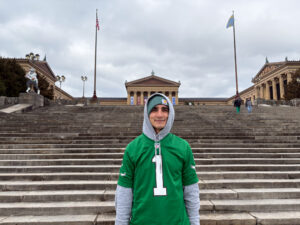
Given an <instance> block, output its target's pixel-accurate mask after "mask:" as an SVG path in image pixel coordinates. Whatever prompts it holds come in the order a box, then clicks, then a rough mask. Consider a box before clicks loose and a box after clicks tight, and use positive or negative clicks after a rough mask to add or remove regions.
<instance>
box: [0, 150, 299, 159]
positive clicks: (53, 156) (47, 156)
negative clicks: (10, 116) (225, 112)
mask: <svg viewBox="0 0 300 225" xmlns="http://www.w3.org/2000/svg"><path fill="white" fill-rule="evenodd" d="M0 156H1V159H2V160H29V159H30V160H35V159H108V158H111V159H122V158H123V153H114V152H112V153H76V154H74V153H68V154H63V153H62V154H0ZM279 157H280V156H279ZM291 157H292V156H291ZM299 157H300V153H299Z"/></svg>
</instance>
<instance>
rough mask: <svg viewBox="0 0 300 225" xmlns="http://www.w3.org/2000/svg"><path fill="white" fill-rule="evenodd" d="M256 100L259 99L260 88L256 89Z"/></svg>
mask: <svg viewBox="0 0 300 225" xmlns="http://www.w3.org/2000/svg"><path fill="white" fill-rule="evenodd" d="M255 98H256V99H258V98H259V90H258V87H257V86H256V87H255Z"/></svg>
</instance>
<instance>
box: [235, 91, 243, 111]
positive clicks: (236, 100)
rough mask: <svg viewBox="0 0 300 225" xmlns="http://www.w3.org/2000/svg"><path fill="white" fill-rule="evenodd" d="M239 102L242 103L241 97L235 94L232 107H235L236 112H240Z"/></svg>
mask: <svg viewBox="0 0 300 225" xmlns="http://www.w3.org/2000/svg"><path fill="white" fill-rule="evenodd" d="M241 104H242V99H241V98H240V96H239V94H237V95H236V97H235V100H234V103H233V105H234V107H235V108H236V113H237V114H239V113H240V108H241Z"/></svg>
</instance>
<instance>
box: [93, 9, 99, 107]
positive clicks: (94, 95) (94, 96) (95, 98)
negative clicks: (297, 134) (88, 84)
mask: <svg viewBox="0 0 300 225" xmlns="http://www.w3.org/2000/svg"><path fill="white" fill-rule="evenodd" d="M97 20H98V9H96V23H97ZM95 28H96V32H95V67H94V94H93V100H94V101H96V100H97V95H96V71H97V70H96V69H97V66H96V65H97V29H98V27H97V24H96V26H95Z"/></svg>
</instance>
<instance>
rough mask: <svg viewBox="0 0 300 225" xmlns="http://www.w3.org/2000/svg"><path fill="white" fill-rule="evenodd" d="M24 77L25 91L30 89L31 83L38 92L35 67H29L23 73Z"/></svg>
mask: <svg viewBox="0 0 300 225" xmlns="http://www.w3.org/2000/svg"><path fill="white" fill-rule="evenodd" d="M25 77H26V78H27V82H26V86H27V90H26V92H29V91H30V89H31V85H33V86H34V87H35V88H36V90H37V93H38V94H40V89H39V86H38V79H37V74H36V72H35V69H34V68H33V67H31V69H30V70H29V72H28V73H27V74H26V75H25Z"/></svg>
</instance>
